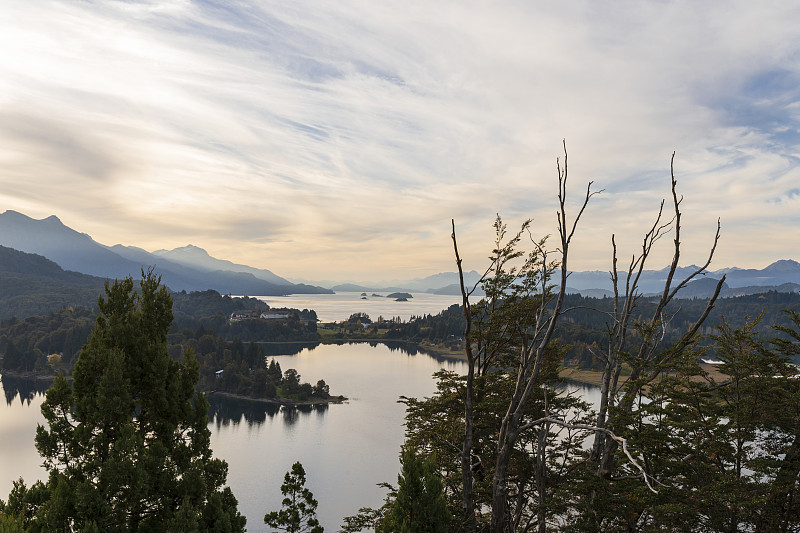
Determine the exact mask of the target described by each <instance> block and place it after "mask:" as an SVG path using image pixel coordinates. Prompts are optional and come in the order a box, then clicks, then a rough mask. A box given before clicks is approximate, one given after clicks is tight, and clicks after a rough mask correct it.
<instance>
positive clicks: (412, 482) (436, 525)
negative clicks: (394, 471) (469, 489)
mask: <svg viewBox="0 0 800 533" xmlns="http://www.w3.org/2000/svg"><path fill="white" fill-rule="evenodd" d="M400 463H401V464H402V471H401V473H400V474H399V475H398V476H397V484H398V488H397V494H396V495H395V497H394V501H393V502H391V504H390V507H389V509H388V511H387V512H386V513H385V514H384V516H383V520H382V521H381V523H380V525H379V526H378V528H377V529H376V531H377V533H406V532H414V533H444V532H446V531H447V530H448V526H449V524H450V522H451V521H452V515H451V514H450V511H449V510H448V508H447V501H446V500H445V495H444V486H443V484H442V479H441V477H440V476H439V474H438V473H437V472H436V463H435V460H434V459H433V458H432V457H429V458H427V459H422V458H421V457H419V456H418V455H417V453H416V452H415V451H414V450H413V449H412V448H409V447H406V448H405V449H403V451H402V453H401V455H400Z"/></svg>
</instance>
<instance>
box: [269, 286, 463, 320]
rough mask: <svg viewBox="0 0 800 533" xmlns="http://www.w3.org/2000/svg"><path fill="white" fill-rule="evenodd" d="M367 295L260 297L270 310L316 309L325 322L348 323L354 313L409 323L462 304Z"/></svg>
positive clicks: (450, 299)
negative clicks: (399, 319)
mask: <svg viewBox="0 0 800 533" xmlns="http://www.w3.org/2000/svg"><path fill="white" fill-rule="evenodd" d="M376 294H380V295H381V296H373V295H372V293H371V292H368V293H367V296H366V297H365V298H366V299H362V296H361V293H360V292H337V293H336V294H292V295H290V296H258V297H257V298H259V299H260V300H263V301H264V302H266V303H267V304H268V305H269V306H270V307H292V308H295V309H313V310H314V311H316V312H317V318H319V319H320V320H321V321H322V322H334V321H336V322H338V321H341V320H347V319H348V318H349V317H350V315H351V314H353V313H357V312H362V313H367V314H368V315H369V316H370V318H372V319H373V320H377V318H378V317H379V316H382V317H383V318H387V319H388V318H391V317H396V316H399V317H400V318H401V319H403V320H408V319H409V317H411V315H416V316H419V315H425V314H431V315H435V314H437V313H439V312H440V311H442V310H443V309H447V308H448V307H450V306H451V305H453V304H457V303H461V296H446V295H440V294H427V293H424V292H412V293H409V294H411V295H412V296H413V298H410V299H409V300H408V301H407V302H396V301H395V300H394V299H393V298H386V297H385V296H386V295H387V294H389V293H388V292H382V293H376Z"/></svg>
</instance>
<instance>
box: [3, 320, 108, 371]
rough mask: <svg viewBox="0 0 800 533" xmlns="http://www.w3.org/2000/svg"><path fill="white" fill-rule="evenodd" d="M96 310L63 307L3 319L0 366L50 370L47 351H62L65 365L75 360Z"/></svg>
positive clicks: (57, 352)
mask: <svg viewBox="0 0 800 533" xmlns="http://www.w3.org/2000/svg"><path fill="white" fill-rule="evenodd" d="M95 316H96V313H94V312H93V311H91V310H90V309H87V308H76V309H72V308H65V309H61V310H60V311H57V312H55V313H51V314H50V315H48V316H31V317H28V318H26V319H24V320H5V321H3V323H2V325H0V346H3V347H4V349H5V356H4V357H3V370H6V371H9V370H10V371H17V372H31V371H38V372H41V373H47V372H53V370H52V369H51V368H50V367H49V366H48V364H47V357H48V356H49V355H50V354H54V353H55V354H61V359H62V362H63V363H64V366H65V367H66V368H67V369H69V368H71V363H74V361H75V358H76V357H77V355H78V352H79V351H80V349H81V347H82V346H83V344H84V343H85V342H86V338H87V336H88V335H89V332H91V330H92V326H93V325H94V319H95Z"/></svg>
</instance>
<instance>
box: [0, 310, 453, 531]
mask: <svg viewBox="0 0 800 533" xmlns="http://www.w3.org/2000/svg"><path fill="white" fill-rule="evenodd" d="M398 303H400V302H398ZM270 305H272V304H270ZM292 306H293V307H294V305H292ZM347 316H349V314H348V315H347ZM345 318H347V317H345ZM275 359H276V360H277V361H278V362H279V363H280V365H281V368H282V369H283V370H286V369H288V368H294V369H296V370H297V371H298V372H299V373H300V375H301V380H302V381H308V382H310V383H316V382H317V380H319V379H324V380H325V381H326V383H328V384H329V385H330V389H331V392H332V393H333V394H337V395H338V394H343V395H345V396H347V397H349V400H348V402H347V403H344V404H333V405H330V406H327V407H323V408H304V409H287V408H275V407H273V406H269V405H266V404H260V403H255V402H245V401H237V400H230V399H224V398H220V397H215V396H214V395H211V396H210V398H209V400H210V401H211V410H210V413H209V428H210V429H211V433H212V435H211V446H212V449H213V450H214V455H215V456H216V457H220V458H222V459H225V460H226V461H227V462H228V466H229V473H228V483H229V484H230V486H231V488H232V489H233V492H234V494H235V495H236V497H237V499H238V500H239V510H240V511H241V512H242V514H244V515H245V516H247V523H248V527H247V529H248V531H266V530H267V528H266V526H265V524H264V522H263V519H264V514H265V513H266V512H268V511H273V510H278V509H280V506H281V500H282V499H283V496H282V495H281V493H280V485H281V483H282V482H283V476H284V474H285V473H286V472H287V471H288V470H289V469H290V468H291V466H292V464H293V463H294V462H295V461H300V462H301V463H303V466H304V468H305V470H306V477H307V484H306V486H307V487H308V488H309V489H310V490H311V491H312V492H313V493H314V496H315V498H316V499H317V500H318V501H319V507H318V509H317V516H318V517H319V519H320V522H321V523H322V525H323V526H324V527H325V529H326V530H327V531H329V532H331V533H333V532H335V531H338V529H339V526H340V525H341V522H342V518H343V517H345V516H348V515H353V514H355V513H356V512H357V511H358V509H359V507H364V506H370V507H377V506H380V505H381V503H382V502H383V496H384V490H383V489H381V488H379V487H377V486H376V484H377V483H380V482H384V481H387V482H390V483H392V484H394V485H396V483H397V474H398V472H399V470H400V462H399V453H400V445H401V444H402V442H403V437H404V427H403V418H404V414H405V408H404V405H402V404H399V403H397V400H398V398H399V397H400V396H401V395H404V396H416V397H422V396H427V395H430V394H432V393H433V392H434V391H435V382H434V380H433V379H432V377H431V376H432V374H433V373H434V372H436V371H437V370H439V369H440V368H447V369H449V370H454V371H456V372H462V371H465V368H464V363H463V362H460V361H450V360H440V359H436V358H434V357H431V356H428V355H425V354H422V353H417V354H416V355H411V354H409V353H408V352H405V351H402V350H400V349H392V348H389V347H387V346H386V345H383V344H375V345H370V344H367V343H359V344H343V345H319V346H316V347H314V348H313V349H309V348H302V349H301V351H300V352H299V353H297V354H295V355H277V356H275ZM0 386H2V387H3V392H4V395H5V398H6V402H0V498H2V499H6V498H7V496H8V493H9V491H10V490H11V484H12V481H13V480H14V479H17V478H18V477H20V476H22V477H23V478H24V479H25V481H26V483H27V484H28V485H30V484H31V483H33V482H34V481H35V480H36V479H38V478H42V477H44V475H45V472H44V470H42V469H41V468H40V467H39V466H38V465H39V463H40V457H39V455H38V454H37V453H36V450H35V448H34V445H33V438H34V435H35V432H36V424H37V423H43V418H42V416H41V413H40V409H39V407H40V405H41V402H42V401H43V399H44V397H43V395H42V393H43V391H44V386H42V385H40V384H35V383H32V382H30V381H23V380H14V379H10V378H3V381H2V385H0Z"/></svg>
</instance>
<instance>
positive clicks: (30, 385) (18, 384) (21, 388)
mask: <svg viewBox="0 0 800 533" xmlns="http://www.w3.org/2000/svg"><path fill="white" fill-rule="evenodd" d="M0 381H2V382H3V393H4V394H5V397H6V405H11V404H12V403H13V402H14V400H15V399H16V398H17V396H19V400H20V404H21V405H30V404H31V402H32V401H33V400H34V398H36V396H38V395H43V394H44V393H45V391H46V390H47V389H49V388H50V385H51V384H52V382H51V381H47V380H39V379H30V378H18V377H13V376H9V375H6V374H4V375H2V376H0Z"/></svg>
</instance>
